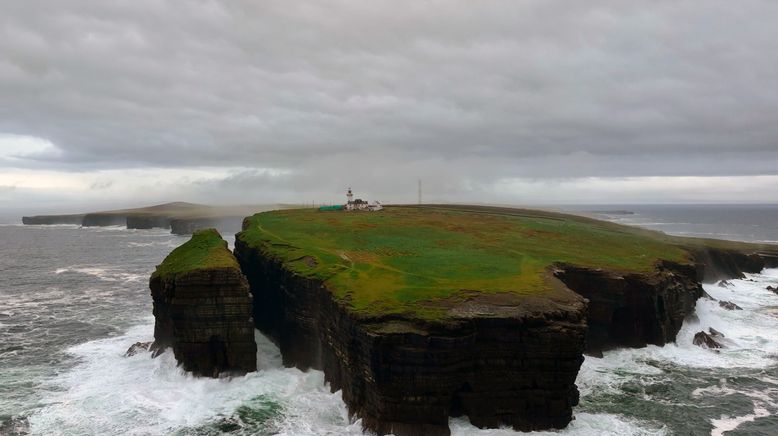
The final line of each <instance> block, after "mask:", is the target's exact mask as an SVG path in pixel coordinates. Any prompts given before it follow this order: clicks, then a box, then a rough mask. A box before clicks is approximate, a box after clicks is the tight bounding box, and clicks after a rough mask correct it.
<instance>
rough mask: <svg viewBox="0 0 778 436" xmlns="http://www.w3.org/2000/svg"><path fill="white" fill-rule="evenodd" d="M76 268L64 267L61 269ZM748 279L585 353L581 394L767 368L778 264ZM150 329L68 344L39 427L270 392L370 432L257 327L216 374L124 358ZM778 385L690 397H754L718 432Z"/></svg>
mask: <svg viewBox="0 0 778 436" xmlns="http://www.w3.org/2000/svg"><path fill="white" fill-rule="evenodd" d="M78 268H80V267H72V268H64V269H62V271H61V272H65V271H71V270H73V271H76V270H77V269H78ZM58 271H59V270H58ZM89 271H91V272H92V273H94V274H96V275H97V274H98V273H99V274H103V275H104V274H107V273H109V272H108V271H104V269H103V270H100V268H99V267H97V268H96V269H93V270H89ZM61 272H60V273H61ZM77 272H83V271H77ZM85 273H89V272H85ZM749 278H750V279H752V280H754V281H753V282H750V281H747V280H733V281H732V283H733V286H732V288H731V289H725V288H719V287H716V286H706V290H707V291H708V292H709V293H710V294H711V295H713V296H714V297H716V298H722V299H726V300H729V301H732V302H734V303H736V304H738V305H740V306H741V307H743V309H744V310H742V311H727V310H725V309H723V308H721V307H719V306H718V304H717V303H716V302H712V301H708V300H700V301H699V302H698V305H697V313H698V316H699V318H700V322H699V323H693V324H688V325H684V327H683V328H682V330H681V333H680V334H679V336H678V343H677V344H674V345H668V346H665V347H655V346H649V347H646V348H643V349H637V350H619V351H613V352H607V353H605V356H604V358H602V359H593V358H587V359H586V361H585V362H584V365H583V366H582V368H581V371H580V373H579V376H578V379H577V383H578V385H579V388H580V390H581V393H582V395H583V396H584V397H585V396H586V395H588V394H591V393H593V392H594V391H595V390H597V391H598V392H602V391H603V390H605V391H607V390H614V391H617V390H618V389H620V386H621V384H623V383H624V382H625V381H634V380H636V379H640V378H641V376H644V375H656V374H659V373H661V372H662V370H661V369H659V368H657V367H656V366H655V365H652V364H651V362H652V361H657V360H660V361H672V362H673V363H675V364H679V365H685V366H689V367H723V368H730V367H733V368H734V367H749V368H763V367H765V366H766V365H768V364H770V361H771V357H770V354H771V353H773V354H774V353H775V352H776V351H778V334H776V333H775V331H776V330H778V329H775V325H776V321H775V318H774V317H771V316H769V315H766V314H762V313H760V312H758V311H757V310H756V309H758V308H759V307H760V306H763V305H765V304H773V305H775V304H778V298H776V297H775V295H774V294H772V293H771V292H769V291H766V290H765V288H766V286H767V285H768V284H772V283H775V282H776V281H778V270H771V271H765V273H764V274H761V275H752V276H749ZM708 327H713V328H716V329H717V330H720V331H722V332H723V333H724V334H726V335H727V338H728V339H731V340H732V341H733V346H732V348H730V349H724V350H721V352H720V353H714V352H712V351H711V350H703V349H701V348H699V347H696V346H694V345H692V344H691V338H692V336H693V334H694V333H695V332H696V331H699V330H702V329H707V328H708ZM152 332H153V319H152V318H149V319H148V320H147V323H146V324H144V325H142V326H138V327H135V328H133V329H131V330H130V331H129V332H128V333H127V334H125V335H122V336H120V337H116V338H109V339H103V340H98V341H92V342H87V343H85V344H81V345H78V346H75V347H72V348H70V349H69V352H71V353H73V354H75V355H76V356H77V357H78V358H79V359H80V360H81V363H79V364H78V365H77V366H76V367H75V368H73V369H72V370H70V371H67V372H65V373H62V374H60V375H59V376H58V377H57V378H56V379H54V380H52V381H51V385H50V386H49V387H48V390H49V392H50V394H49V396H48V397H47V398H45V400H44V401H43V407H42V408H41V409H40V410H38V411H37V412H36V413H35V414H33V415H32V416H31V417H30V425H31V431H32V433H33V434H63V433H64V434H117V433H122V434H166V433H170V432H172V431H175V430H176V429H181V428H184V427H192V426H198V425H203V424H206V423H208V422H212V421H214V420H216V419H219V418H220V417H229V416H231V415H232V414H233V413H234V412H235V410H236V409H237V408H238V407H239V406H241V405H245V404H247V403H250V402H251V400H252V399H255V398H256V397H257V396H264V397H263V398H267V399H271V400H272V401H274V402H277V404H279V405H280V409H281V411H280V413H279V415H278V416H277V417H275V418H274V419H273V423H272V427H273V429H272V431H273V433H275V434H281V435H289V436H291V435H295V436H313V435H324V434H329V435H333V434H337V435H361V434H362V432H361V424H360V423H359V422H350V421H349V419H348V415H347V410H346V406H345V404H344V403H343V401H342V398H341V395H340V393H339V392H337V393H331V392H330V391H329V388H328V386H326V385H325V384H324V376H323V373H322V372H320V371H308V372H302V371H299V370H297V369H292V368H283V367H282V365H281V357H280V354H279V351H278V349H277V348H276V347H275V346H274V345H273V344H271V343H270V342H269V341H268V340H267V339H265V338H264V336H262V335H259V334H258V335H257V342H258V346H259V347H258V348H259V349H258V353H257V358H258V365H259V371H258V372H256V373H252V374H248V375H246V376H244V377H237V378H234V379H217V380H214V379H208V378H193V377H191V376H190V375H188V374H186V373H185V372H183V371H182V370H180V369H179V368H177V367H176V363H175V360H174V358H173V356H172V353H165V354H163V355H162V356H160V357H159V358H157V359H151V358H149V355H148V353H141V354H139V355H136V356H133V357H129V358H125V357H123V353H124V352H125V351H126V349H127V348H128V347H129V346H130V345H131V344H132V343H134V342H139V341H149V340H151V338H152ZM764 377H766V378H768V379H769V380H767V381H766V382H768V383H769V384H771V385H778V379H776V378H774V377H772V376H770V375H765V376H764ZM776 391H778V387H776V388H774V389H768V390H766V391H742V390H741V391H736V390H734V389H732V388H730V387H728V386H727V384H726V381H722V382H721V383H719V384H718V385H714V386H709V387H705V388H700V389H697V390H695V391H694V393H693V394H692V397H693V398H695V397H701V396H727V395H733V394H736V393H737V394H742V395H746V396H748V397H749V398H750V399H751V400H752V401H753V402H754V411H753V413H750V414H747V415H744V416H735V417H732V416H721V417H718V418H716V419H712V420H711V424H712V425H713V426H714V434H723V433H724V432H725V431H728V430H731V429H734V428H737V427H738V426H739V425H741V424H742V423H744V422H748V421H751V420H754V419H757V418H759V417H763V416H766V415H765V413H769V410H770V409H772V410H775V409H776V408H778V405H776V404H775V402H774V401H773V400H772V399H771V398H773V397H774V395H775V392H776ZM450 426H451V430H452V434H453V435H458V436H464V435H479V436H506V435H521V434H526V433H517V432H514V431H512V430H510V429H486V430H481V429H478V428H476V427H474V426H472V425H471V424H470V423H469V421H468V420H467V419H466V418H465V419H452V420H451V421H450ZM531 434H533V435H578V436H589V435H592V436H593V435H614V436H615V435H632V436H658V435H667V434H669V430H668V429H667V428H666V427H664V426H662V425H661V423H656V422H644V421H640V420H636V419H632V418H628V417H625V416H621V415H615V414H607V413H576V419H575V420H574V421H573V422H572V423H571V424H570V425H569V426H568V427H567V428H565V429H564V430H561V431H553V432H535V433H531Z"/></svg>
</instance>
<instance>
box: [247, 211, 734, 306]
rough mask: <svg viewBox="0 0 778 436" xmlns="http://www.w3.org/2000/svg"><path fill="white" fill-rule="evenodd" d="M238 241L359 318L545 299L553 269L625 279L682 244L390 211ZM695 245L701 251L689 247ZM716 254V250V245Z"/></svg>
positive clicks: (628, 230) (492, 215)
mask: <svg viewBox="0 0 778 436" xmlns="http://www.w3.org/2000/svg"><path fill="white" fill-rule="evenodd" d="M250 221H251V223H250V226H249V228H248V229H247V230H246V231H244V232H243V233H241V234H240V235H239V237H240V238H241V239H242V240H243V241H245V242H247V243H248V244H249V245H250V246H254V247H258V248H260V249H262V250H267V251H268V252H269V253H270V254H272V255H274V256H277V257H279V258H280V259H281V260H283V261H284V262H285V264H286V265H287V267H289V268H290V269H292V270H294V271H295V272H297V273H299V274H301V275H303V276H307V277H316V278H319V279H322V280H324V281H325V282H326V283H327V285H328V287H330V289H332V290H333V292H335V294H336V296H337V297H339V298H341V299H344V300H347V301H349V302H350V305H351V306H352V307H353V309H355V310H357V311H360V312H363V313H366V314H384V313H409V314H413V315H416V316H423V317H428V316H433V317H434V316H437V315H435V314H431V313H428V312H426V309H423V308H422V306H424V305H419V304H417V303H418V302H420V301H429V300H435V299H441V298H448V297H453V296H456V295H457V294H458V293H460V291H462V290H476V291H484V292H494V293H500V292H509V293H512V294H514V295H519V296H526V295H543V294H544V293H546V292H550V291H551V288H552V285H551V283H550V282H549V281H548V280H547V277H546V268H547V267H548V266H549V265H551V264H552V263H554V262H568V263H573V264H576V265H580V266H587V267H594V268H605V269H610V270H615V271H623V272H644V271H650V270H652V269H653V267H654V264H655V262H656V261H657V260H658V259H665V260H671V261H678V262H685V261H688V254H687V252H686V251H685V250H684V249H683V248H681V247H682V246H684V244H685V243H686V239H683V238H673V237H669V236H666V235H664V234H661V233H658V232H652V231H648V230H642V229H636V228H632V227H626V226H620V225H616V224H613V223H607V222H603V221H597V220H593V219H589V218H584V217H577V216H571V215H564V214H558V213H553V212H542V211H530V210H516V209H501V208H490V207H451V206H440V207H419V208H417V207H389V208H386V209H385V210H384V211H382V212H376V213H367V212H365V213H348V212H318V211H314V210H306V209H300V210H285V211H276V212H269V213H260V214H257V215H254V216H253V217H251V218H250ZM695 243H699V244H702V243H704V242H695ZM716 243H717V244H718V243H719V242H718V241H716Z"/></svg>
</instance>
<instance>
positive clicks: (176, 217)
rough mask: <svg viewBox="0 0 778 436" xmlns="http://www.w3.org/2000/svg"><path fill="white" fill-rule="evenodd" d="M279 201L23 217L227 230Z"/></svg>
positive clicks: (183, 231)
mask: <svg viewBox="0 0 778 436" xmlns="http://www.w3.org/2000/svg"><path fill="white" fill-rule="evenodd" d="M278 207H281V206H279V205H264V206H263V205H247V206H207V205H202V204H193V203H185V202H174V203H165V204H159V205H156V206H148V207H141V208H134V209H120V210H110V211H103V212H90V213H86V214H78V215H39V216H28V217H22V223H24V224H38V225H46V224H77V225H82V226H84V227H102V226H126V227H127V228H128V229H151V228H161V229H171V233H173V234H176V235H190V234H192V233H194V232H195V231H197V230H202V229H207V228H216V229H218V230H220V231H222V232H225V233H235V232H237V231H239V230H240V226H241V223H242V222H243V217H245V216H246V215H249V214H253V213H256V212H259V211H263V210H271V209H275V208H278Z"/></svg>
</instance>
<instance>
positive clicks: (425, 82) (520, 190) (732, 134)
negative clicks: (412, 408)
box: [0, 0, 778, 212]
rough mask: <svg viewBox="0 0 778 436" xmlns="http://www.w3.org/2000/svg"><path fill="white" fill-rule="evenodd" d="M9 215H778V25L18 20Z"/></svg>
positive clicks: (519, 15)
mask: <svg viewBox="0 0 778 436" xmlns="http://www.w3.org/2000/svg"><path fill="white" fill-rule="evenodd" d="M0 11H1V13H0V101H1V102H2V104H0V209H4V210H6V211H8V210H25V211H39V212H55V211H76V210H83V209H84V208H87V207H91V208H102V207H105V208H107V207H114V206H115V207H123V206H131V205H142V204H151V203H154V202H163V201H175V200H181V201H193V202H202V203H212V204H234V203H244V204H245V203H276V202H283V203H296V202H311V201H315V202H333V201H339V200H340V199H341V198H342V196H343V192H344V190H345V189H346V187H349V186H351V187H353V188H354V189H355V190H356V191H357V192H358V193H360V194H364V195H365V196H367V197H369V198H374V199H380V200H383V201H384V202H397V203H410V202H415V201H416V186H417V180H418V179H422V180H423V184H424V200H425V202H460V203H462V202H476V203H496V204H497V203H498V204H516V205H520V204H571V203H774V202H776V201H778V198H777V197H776V196H778V122H776V114H778V57H776V56H775V53H776V50H777V49H778V29H777V28H776V26H775V18H776V17H778V3H776V2H768V1H742V2H732V1H707V2H704V4H703V3H701V2H690V1H653V2H623V1H591V2H568V1H552V0H543V1H526V2H515V1H484V2H472V1H461V2H457V1H414V2H397V1H384V2H381V1H371V2H364V1H331V2H318V1H310V2H308V1H295V2H288V1H177V0H171V1H166V2H160V1H157V0H132V1H101V2H94V1H68V2H61V1H55V0H49V1H45V0H26V1H23V2H22V1H16V2H4V3H3V5H2V6H0Z"/></svg>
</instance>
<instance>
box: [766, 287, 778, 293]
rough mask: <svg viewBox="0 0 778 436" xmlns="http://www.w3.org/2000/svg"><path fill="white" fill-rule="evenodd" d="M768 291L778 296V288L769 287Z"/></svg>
mask: <svg viewBox="0 0 778 436" xmlns="http://www.w3.org/2000/svg"><path fill="white" fill-rule="evenodd" d="M767 290H768V291H770V292H772V293H774V294H776V295H778V288H776V287H773V286H768V287H767Z"/></svg>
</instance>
